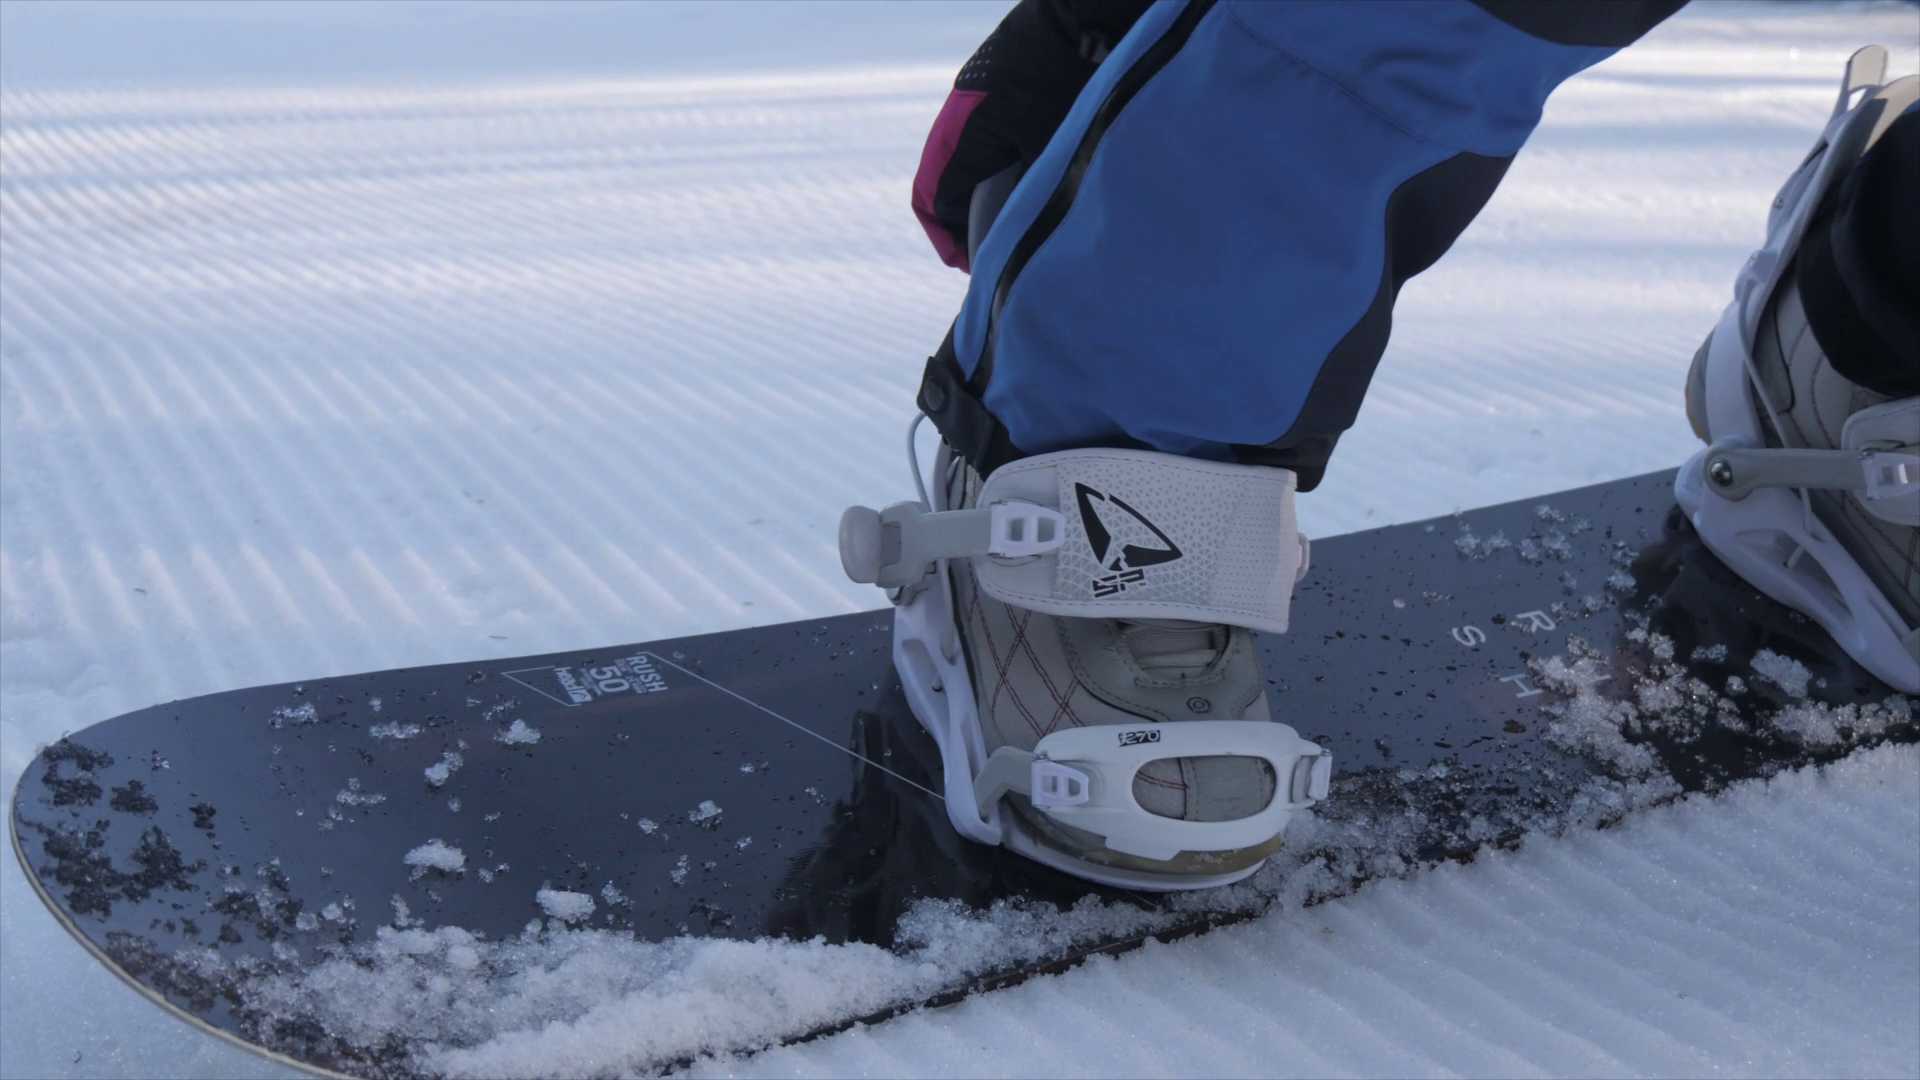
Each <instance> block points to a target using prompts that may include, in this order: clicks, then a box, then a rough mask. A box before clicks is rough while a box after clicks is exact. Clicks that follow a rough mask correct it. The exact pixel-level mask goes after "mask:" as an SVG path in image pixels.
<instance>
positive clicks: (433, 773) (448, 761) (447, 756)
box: [421, 750, 466, 787]
mask: <svg viewBox="0 0 1920 1080" xmlns="http://www.w3.org/2000/svg"><path fill="white" fill-rule="evenodd" d="M464 764H466V758H464V757H462V756H461V755H460V752H459V751H458V750H448V751H446V752H445V753H443V754H441V755H440V760H439V761H436V762H434V763H433V764H431V765H429V766H427V767H426V768H425V769H423V770H421V771H422V773H424V774H425V776H426V778H427V783H428V784H429V785H431V786H433V787H439V786H440V785H442V784H444V783H446V782H447V781H448V780H450V779H452V778H453V774H454V773H456V772H459V771H460V766H462V765H464Z"/></svg>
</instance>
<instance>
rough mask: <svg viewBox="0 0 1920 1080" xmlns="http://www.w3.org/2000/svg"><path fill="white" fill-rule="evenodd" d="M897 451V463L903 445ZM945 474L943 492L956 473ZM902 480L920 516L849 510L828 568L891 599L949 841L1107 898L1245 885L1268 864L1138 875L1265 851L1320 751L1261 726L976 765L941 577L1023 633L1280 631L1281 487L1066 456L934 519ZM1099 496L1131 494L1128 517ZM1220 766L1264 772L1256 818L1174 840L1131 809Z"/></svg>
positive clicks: (1210, 468)
mask: <svg viewBox="0 0 1920 1080" xmlns="http://www.w3.org/2000/svg"><path fill="white" fill-rule="evenodd" d="M918 425H919V420H916V421H915V422H914V427H915V428H917V427H918ZM908 442H909V453H910V457H911V456H912V429H909V439H908ZM943 459H944V460H945V463H946V465H947V469H946V471H947V472H949V473H951V472H954V471H957V470H963V469H964V468H965V466H964V464H962V463H960V462H958V461H957V460H953V459H951V458H948V457H947V456H946V455H944V454H943ZM913 469H914V477H915V483H916V485H918V486H919V487H920V490H921V500H920V501H918V502H903V503H897V504H895V505H893V506H890V507H887V508H886V509H885V510H879V511H876V510H873V509H869V508H867V507H861V506H856V507H852V508H850V509H848V510H847V511H846V513H845V514H844V515H843V516H842V518H841V523H840V555H841V562H842V565H843V567H844V569H845V570H846V572H847V574H848V576H849V577H851V578H852V579H853V580H855V581H860V582H865V583H871V584H876V585H879V586H881V587H882V588H885V589H887V590H888V595H889V596H890V598H892V599H893V601H894V603H895V605H896V610H895V615H894V636H893V654H894V663H895V667H896V668H897V670H898V671H899V674H900V678H901V682H902V685H903V687H904V689H905V692H906V696H907V699H908V702H909V703H910V705H911V707H912V709H913V712H914V715H915V717H916V718H918V719H919V721H920V723H921V725H922V726H923V727H925V728H926V730H927V732H928V733H929V734H930V735H931V736H932V737H933V739H934V741H935V743H936V744H937V745H938V747H939V750H940V755H941V760H942V764H943V767H944V773H945V780H944V789H945V790H944V797H945V800H946V808H947V815H948V818H949V820H950V821H951V822H952V824H953V827H954V829H955V830H956V831H958V832H959V833H960V835H962V836H964V837H966V838H968V839H970V840H975V841H978V842H980V843H983V844H996V845H1003V846H1005V847H1007V848H1009V849H1011V850H1013V851H1015V852H1017V853H1019V854H1021V855H1024V856H1027V857H1028V858H1031V859H1034V860H1036V861H1038V862H1040V863H1043V864H1045V865H1048V866H1052V867H1054V868H1056V869H1059V870H1062V871H1064V872H1066V873H1069V874H1073V875H1075V876H1077V877H1081V878H1085V879H1088V880H1092V881H1096V882H1100V883H1102V884H1106V885H1113V886H1118V887H1123V888H1132V889H1145V890H1155V891H1171V890H1184V889H1196V888H1210V887H1214V886H1219V885H1226V884H1231V883H1233V882H1235V881H1238V880H1241V879H1243V878H1245V877H1247V876H1248V875H1250V874H1252V873H1253V872H1254V871H1255V870H1257V869H1259V867H1260V865H1262V862H1263V861H1264V856H1263V857H1262V858H1261V859H1259V860H1255V861H1251V862H1245V863H1242V864H1239V865H1234V864H1232V863H1231V861H1228V862H1226V863H1223V864H1222V865H1220V866H1219V867H1217V868H1215V869H1213V870H1212V871H1206V870H1202V871H1201V872H1191V873H1169V872H1165V871H1161V870H1156V869H1149V868H1143V867H1142V866H1141V865H1140V861H1144V862H1145V863H1146V864H1148V865H1152V864H1160V865H1165V864H1167V863H1168V861H1169V860H1173V859H1175V858H1176V856H1181V857H1184V858H1186V859H1187V860H1188V862H1189V864H1190V865H1191V864H1194V863H1195V861H1196V859H1197V863H1198V865H1201V866H1204V865H1206V863H1207V861H1208V856H1209V854H1210V853H1224V852H1244V851H1247V850H1254V849H1259V848H1260V846H1261V845H1271V844H1273V843H1275V842H1276V840H1277V838H1278V837H1280V836H1281V834H1282V833H1283V832H1284V830H1285V828H1286V826H1287V823H1288V821H1289V820H1290V819H1291V818H1292V817H1293V816H1294V815H1295V814H1297V813H1299V812H1301V811H1304V810H1306V809H1308V808H1309V807H1311V806H1312V805H1313V804H1314V803H1316V802H1318V801H1319V800H1321V799H1324V798H1325V797H1326V795H1327V791H1328V785H1329V781H1330V778H1331V773H1332V758H1331V757H1330V756H1329V755H1328V754H1327V753H1326V752H1325V751H1323V750H1322V749H1321V748H1320V747H1319V746H1316V745H1315V744H1313V743H1311V742H1308V741H1307V740H1305V739H1303V738H1301V737H1300V735H1299V734H1298V733H1297V732H1296V731H1295V730H1294V729H1293V728H1291V727H1289V726H1287V725H1285V724H1281V723H1277V722H1265V719H1264V714H1263V715H1262V716H1261V717H1260V718H1259V719H1244V718H1243V719H1225V720H1195V719H1187V718H1181V720H1180V722H1178V723H1159V722H1153V721H1151V720H1148V719H1146V718H1141V719H1139V720H1138V721H1137V722H1134V723H1099V724H1095V725H1091V726H1062V727H1058V728H1057V729H1055V730H1052V731H1050V732H1048V733H1046V734H1044V735H1042V736H1041V737H1040V738H1039V739H1038V741H1037V742H1036V743H1035V744H1034V745H1033V746H1032V748H1031V749H1030V750H1028V749H1023V748H1021V747H1017V746H1011V745H999V746H996V747H993V748H992V749H989V745H988V737H987V732H986V731H985V730H984V729H983V725H982V722H981V707H980V706H981V703H980V702H979V701H978V700H977V698H978V694H977V693H976V686H977V683H976V679H975V674H976V672H974V671H973V670H971V669H970V667H969V659H970V658H969V649H968V647H967V643H966V641H965V640H964V638H965V635H964V633H963V630H962V623H961V620H960V619H959V618H957V617H956V607H957V605H956V600H955V595H956V582H955V576H956V573H957V572H962V571H964V572H969V573H971V575H972V580H973V581H974V582H977V587H978V588H979V589H981V590H982V591H984V592H985V593H987V594H989V595H990V596H991V597H992V598H993V599H994V600H997V601H999V602H1003V603H1004V604H1006V605H1008V606H1009V607H1012V608H1016V609H1018V610H1019V611H1021V612H1023V613H1031V612H1038V613H1042V614H1044V615H1049V616H1055V617H1058V618H1063V619H1086V620H1100V619H1142V620H1148V619H1158V620H1165V621H1175V622H1177V623H1178V624H1179V625H1187V624H1194V623H1204V624H1212V623H1230V624H1232V625H1235V626H1241V627H1250V628H1255V629H1263V630H1270V631H1275V632H1278V631H1283V630H1285V628H1286V621H1287V611H1288V607H1289V605H1290V602H1291V595H1292V589H1293V585H1294V583H1295V581H1296V580H1297V578H1298V577H1299V575H1300V574H1301V573H1303V572H1304V570H1305V568H1306V562H1307V544H1306V540H1305V538H1304V537H1300V536H1299V534H1298V532H1297V530H1296V529H1295V528H1294V527H1293V520H1292V494H1293V491H1292V484H1293V475H1292V474H1291V473H1288V472H1286V471H1285V470H1279V469H1260V468H1254V467H1250V466H1239V465H1225V464H1218V463H1213V462H1204V461H1194V460H1190V459H1184V458H1177V457H1174V456H1172V455H1166V454H1156V453H1148V452H1143V451H1132V450H1072V451H1063V452H1058V453H1052V454H1042V455H1038V456H1035V457H1029V458H1024V459H1021V460H1019V461H1015V462H1012V463H1010V464H1008V465H1006V466H1003V467H1001V468H1000V469H998V470H996V471H994V472H993V473H992V474H991V475H990V476H989V477H987V479H986V480H985V482H984V484H983V485H982V487H981V488H980V489H979V491H978V494H977V496H976V497H974V498H973V499H971V500H970V501H971V505H970V506H965V507H962V508H955V509H947V508H944V507H945V505H946V504H947V503H948V502H949V499H948V497H946V496H945V494H944V493H945V492H946V491H947V484H946V482H945V481H944V480H942V482H940V483H938V484H937V485H936V490H939V491H941V492H943V496H942V499H941V503H942V508H936V507H935V505H934V504H933V502H932V501H931V500H929V499H928V498H927V496H926V490H927V489H926V485H925V483H924V481H923V479H922V477H921V475H920V469H919V464H918V462H917V460H915V461H914V462H913ZM941 471H942V470H940V469H936V473H939V472H941ZM936 479H937V480H941V478H940V477H936ZM1114 491H1127V492H1130V493H1133V499H1134V501H1133V502H1129V501H1126V500H1123V499H1121V498H1120V497H1118V496H1116V495H1113V494H1111V493H1112V492H1114ZM1135 502H1137V503H1138V504H1139V507H1138V508H1136V506H1135ZM1103 507H1104V508H1107V513H1108V517H1106V518H1103V517H1101V516H1100V513H1101V508H1103ZM1153 522H1168V523H1169V524H1170V525H1171V530H1170V531H1163V529H1162V527H1161V526H1159V525H1155V524H1153ZM1170 533H1171V534H1170ZM1182 560H1184V561H1185V563H1186V565H1184V566H1181V567H1179V568H1178V571H1176V570H1175V566H1174V564H1175V563H1177V562H1180V561H1182ZM962 563H964V564H965V566H964V567H963V566H961V565H960V564H962ZM1156 568H1159V570H1158V572H1156ZM1179 571H1184V573H1182V572H1179ZM1196 700H1199V699H1196ZM1262 710H1264V698H1263V699H1262ZM1225 758H1240V759H1248V760H1250V761H1252V762H1258V763H1261V764H1263V765H1264V767H1265V768H1266V769H1267V770H1268V775H1270V776H1271V778H1272V785H1271V786H1272V790H1271V794H1270V796H1269V797H1268V798H1267V800H1266V802H1265V804H1264V806H1262V807H1261V808H1259V809H1258V810H1257V811H1255V812H1253V813H1251V814H1246V815H1241V816H1236V817H1233V818H1231V819H1227V820H1183V819H1181V818H1177V817H1172V816H1168V815H1166V814H1163V813H1155V812H1153V811H1151V810H1149V809H1147V808H1146V807H1144V806H1142V805H1141V802H1140V799H1139V798H1138V796H1137V783H1138V781H1139V780H1140V773H1141V770H1142V769H1144V768H1146V767H1147V766H1149V765H1150V764H1152V763H1154V762H1164V761H1167V760H1169V759H1225ZM1014 799H1018V800H1020V801H1021V802H1022V803H1023V804H1024V805H1023V806H1020V807H1018V808H1017V811H1024V812H1017V811H1016V810H1015V809H1014V808H1013V803H1012V800H1014ZM1043 834H1046V835H1043ZM1061 835H1074V836H1078V837H1082V838H1086V837H1091V838H1096V839H1097V845H1098V846H1097V848H1096V849H1095V850H1096V851H1098V852H1099V853H1100V856H1101V857H1099V858H1098V859H1097V860H1096V859H1093V858H1088V857H1085V856H1084V855H1081V854H1075V853H1073V852H1072V851H1070V850H1067V849H1065V847H1064V846H1063V845H1062V844H1060V843H1059V842H1058V840H1057V839H1055V840H1054V842H1048V839H1047V836H1052V837H1055V838H1057V837H1058V836H1061ZM1081 842H1082V843H1086V841H1085V840H1084V839H1083V840H1082V841H1081ZM1109 856H1118V857H1117V858H1112V857H1109Z"/></svg>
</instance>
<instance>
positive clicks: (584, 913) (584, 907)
mask: <svg viewBox="0 0 1920 1080" xmlns="http://www.w3.org/2000/svg"><path fill="white" fill-rule="evenodd" d="M609 887H611V886H609ZM533 899H534V901H535V902H536V903H538V904H539V905H540V910H541V911H544V912H546V913H547V915H548V916H549V917H551V918H555V919H559V920H560V921H562V922H568V923H576V922H580V921H581V920H583V919H586V918H588V917H589V916H591V915H592V914H593V897H591V896H588V895H587V894H586V893H577V892H568V891H566V890H565V889H549V888H545V887H542V888H541V889H540V891H539V892H536V893H534V894H533Z"/></svg>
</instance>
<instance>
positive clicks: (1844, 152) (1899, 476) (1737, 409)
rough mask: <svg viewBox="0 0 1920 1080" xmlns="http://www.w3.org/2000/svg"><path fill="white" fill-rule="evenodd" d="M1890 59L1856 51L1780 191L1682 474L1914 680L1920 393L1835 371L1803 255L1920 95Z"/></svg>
mask: <svg viewBox="0 0 1920 1080" xmlns="http://www.w3.org/2000/svg"><path fill="white" fill-rule="evenodd" d="M1886 59H1887V54H1886V50H1884V49H1881V48H1879V47H1877V46H1875V47H1870V48H1867V49H1862V50H1860V51H1859V52H1857V53H1855V54H1854V57H1853V59H1852V61H1850V62H1849V64H1848V68H1847V74H1846V78H1845V81H1844V82H1843V83H1842V87H1841V94H1840V100H1839V103H1838V104H1837V105H1836V106H1835V108H1834V113H1833V117H1832V119H1831V120H1830V122H1829V123H1828V124H1827V127H1826V129H1825V131H1824V132H1823V133H1822V135H1821V138H1820V140H1819V142H1818V143H1816V144H1815V146H1814V150H1813V153H1812V154H1810V155H1809V156H1808V157H1807V159H1806V160H1805V162H1803V163H1802V165H1801V166H1800V168H1799V169H1798V170H1796V171H1795V172H1794V174H1793V175H1792V176H1791V177H1789V178H1788V180H1787V183H1786V185H1785V186H1784V187H1783V188H1781V191H1780V195H1779V197H1778V198H1777V199H1776V200H1775V201H1774V208H1773V212H1772V215H1771V217H1770V219H1769V221H1768V223H1767V240H1766V245H1765V246H1764V247H1762V248H1761V249H1760V250H1759V251H1757V252H1755V253H1754V255H1753V256H1752V257H1751V258H1750V259H1748V261H1747V265H1746V266H1745V267H1744V268H1743V269H1742V270H1741V272H1740V276H1739V279H1738V280H1737V281H1736V283H1735V286H1734V297H1735V298H1734V302H1733V303H1732V304H1731V305H1729V306H1728V308H1727V310H1726V313H1725V314H1724V315H1723V316H1722V317H1721V320H1720V323H1719V325H1718V326H1717V327H1715V329H1714V331H1713V334H1712V335H1711V336H1710V337H1709V338H1708V339H1707V342H1706V344H1705V345H1703V346H1701V348H1700V351H1699V353H1698V354H1697V355H1696V356H1695V357H1694V361H1693V368H1692V371H1691V372H1690V373H1689V375H1688V379H1687V395H1686V400H1687V417H1688V420H1689V421H1690V422H1691V423H1692V425H1693V430H1694V433H1695V434H1697V435H1698V436H1700V438H1701V440H1702V441H1704V442H1706V443H1708V444H1709V445H1708V447H1707V448H1706V449H1705V450H1702V451H1701V452H1700V453H1699V454H1697V455H1695V456H1694V457H1693V459H1692V460H1690V461H1689V462H1688V463H1687V464H1686V465H1685V466H1683V467H1682V468H1681V470H1680V474H1679V476H1678V478H1677V479H1676V480H1675V484H1674V487H1675V494H1676V496H1677V497H1678V498H1679V501H1680V504H1681V506H1682V507H1683V508H1684V509H1685V510H1686V512H1687V514H1688V516H1689V517H1690V518H1691V520H1692V522H1693V525H1694V527H1695V529H1696V530H1698V531H1699V533H1700V536H1701V538H1702V539H1703V540H1705V541H1706V543H1707V545H1708V546H1709V547H1710V548H1712V549H1713V551H1714V553H1715V554H1716V555H1718V556H1720V558H1721V559H1722V560H1723V561H1725V562H1726V563H1727V564H1728V565H1729V566H1731V567H1732V568H1733V569H1734V570H1735V571H1737V572H1738V573H1739V574H1740V575H1741V576H1742V577H1744V578H1746V579H1747V580H1748V581H1750V582H1752V583H1753V585H1754V586H1755V587H1756V588H1759V589H1760V590H1761V591H1763V592H1765V593H1767V594H1768V595H1769V596H1772V597H1773V598H1774V599H1776V600H1779V601H1780V602H1782V603H1785V604H1787V605H1789V606H1791V607H1793V608H1796V609H1798V610H1800V611H1802V612H1805V613H1806V614H1808V615H1810V616H1812V617H1813V618H1814V619H1815V620H1817V621H1818V622H1819V623H1820V624H1821V625H1822V626H1823V627H1825V628H1826V630H1827V632H1828V633H1830V634H1832V635H1833V637H1834V639H1835V640H1836V641H1837V642H1838V643H1839V644H1840V646H1841V647H1842V648H1844V649H1845V650H1846V651H1847V653H1848V655H1850V656H1852V657H1853V658H1854V659H1855V660H1857V661H1859V662H1860V664H1861V665H1862V666H1863V667H1865V668H1866V669H1867V670H1869V671H1871V672H1873V674H1875V675H1876V676H1878V677H1879V678H1881V679H1883V680H1885V681H1886V682H1888V683H1890V684H1891V685H1892V686H1894V687H1895V688H1896V689H1899V690H1903V691H1906V692H1909V693H1914V692H1920V398H1903V399H1889V398H1887V397H1886V396H1884V395H1881V394H1877V393H1874V392H1873V391H1871V390H1868V389H1866V388H1864V387H1861V386H1858V385H1856V384H1854V383H1852V382H1850V381H1849V380H1847V379H1846V378H1845V377H1844V376H1842V375H1840V374H1839V373H1838V372H1837V371H1836V370H1835V369H1834V367H1833V365H1832V364H1831V363H1830V362H1829V361H1828V359H1827V357H1826V355H1825V353H1823V352H1822V351H1821V348H1820V345H1819V343H1818V342H1817V341H1815V340H1814V335H1813V334H1812V332H1811V331H1810V329H1809V327H1808V325H1807V316H1806V311H1805V309H1804V307H1803V306H1802V302H1801V292H1800V287H1799V276H1798V275H1799V269H1800V268H1799V266H1798V264H1797V260H1796V256H1797V254H1798V251H1799V248H1800V241H1801V238H1802V237H1803V236H1804V234H1805V233H1806V230H1807V226H1808V223H1809V222H1810V221H1811V220H1812V218H1813V217H1814V216H1815V214H1816V213H1817V211H1818V210H1819V207H1820V204H1821V202H1822V199H1823V197H1824V196H1825V195H1826V194H1827V193H1828V192H1830V191H1831V190H1833V189H1834V187H1835V186H1836V185H1837V184H1838V182H1839V181H1840V179H1841V178H1842V177H1844V176H1845V175H1846V173H1847V172H1848V170H1850V169H1851V168H1852V166H1853V165H1854V164H1855V163H1856V162H1857V161H1858V160H1859V158H1860V156H1861V155H1862V154H1863V153H1865V152H1866V150H1867V148H1868V147H1869V146H1871V145H1872V144H1873V142H1874V141H1875V140H1876V139H1877V138H1878V137H1879V136H1880V134H1881V133H1882V132H1884V131H1885V130H1886V127H1887V125H1888V124H1890V123H1891V122H1892V121H1893V119H1894V118H1895V117H1896V116H1898V115H1899V114H1900V112H1901V111H1902V110H1903V109H1905V108H1906V107H1908V106H1909V105H1911V104H1912V103H1913V102H1914V100H1915V99H1916V97H1920V77H1915V76H1908V77H1906V78H1903V79H1900V80H1897V81H1895V82H1892V83H1886V84H1883V82H1882V80H1883V79H1884V76H1885V71H1886ZM1856 96H1858V99H1859V100H1858V101H1857V102H1856V101H1855V98H1856ZM1911 239H1912V238H1909V240H1911Z"/></svg>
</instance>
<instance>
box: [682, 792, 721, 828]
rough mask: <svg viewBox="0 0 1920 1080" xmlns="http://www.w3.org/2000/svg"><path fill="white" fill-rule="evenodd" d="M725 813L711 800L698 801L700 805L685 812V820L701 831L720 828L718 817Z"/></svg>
mask: <svg viewBox="0 0 1920 1080" xmlns="http://www.w3.org/2000/svg"><path fill="white" fill-rule="evenodd" d="M724 813H726V811H725V810H722V809H720V807H719V805H718V804H716V803H715V802H714V801H713V800H712V799H702V800H700V805H699V806H696V807H694V808H693V809H691V810H689V811H687V820H688V821H691V822H693V823H694V824H695V825H698V826H700V827H701V828H703V829H717V828H719V827H720V815H722V814H724Z"/></svg>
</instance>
